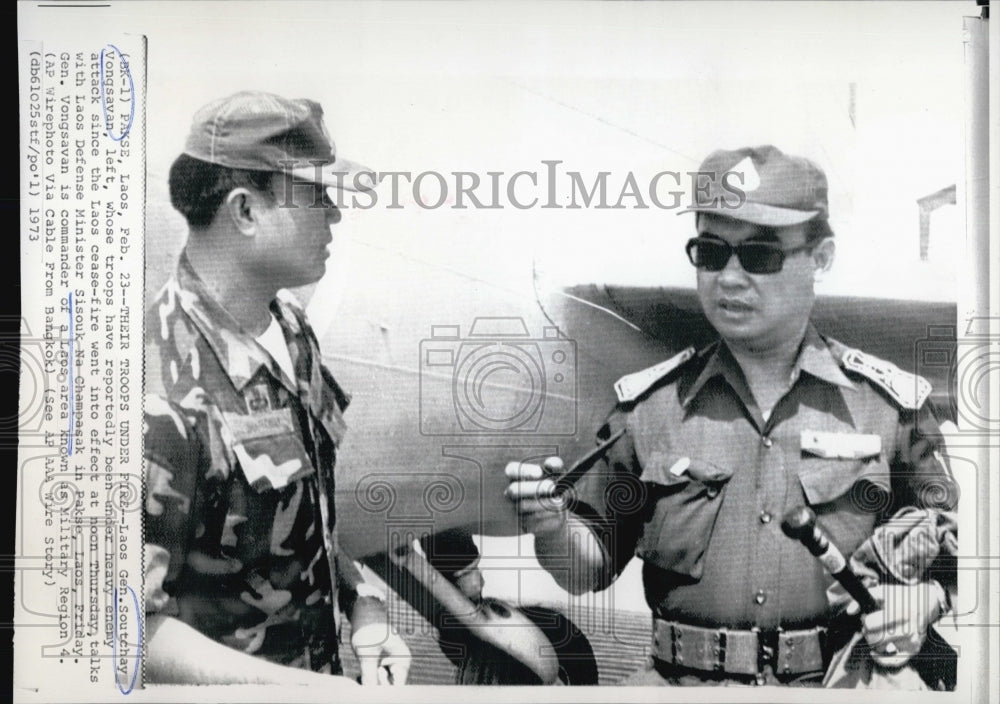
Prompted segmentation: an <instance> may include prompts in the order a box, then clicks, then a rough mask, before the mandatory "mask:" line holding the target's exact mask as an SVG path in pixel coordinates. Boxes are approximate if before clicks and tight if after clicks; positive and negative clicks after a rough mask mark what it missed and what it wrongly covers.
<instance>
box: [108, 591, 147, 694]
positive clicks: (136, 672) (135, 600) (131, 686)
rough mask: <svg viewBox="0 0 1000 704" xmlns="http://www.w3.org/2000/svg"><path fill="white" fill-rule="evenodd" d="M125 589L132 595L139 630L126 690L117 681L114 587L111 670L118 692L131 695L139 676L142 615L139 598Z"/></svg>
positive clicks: (116, 592) (116, 599)
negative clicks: (129, 679) (113, 629)
mask: <svg viewBox="0 0 1000 704" xmlns="http://www.w3.org/2000/svg"><path fill="white" fill-rule="evenodd" d="M125 589H127V590H128V591H129V593H130V594H131V595H132V603H133V604H134V605H135V622H136V625H137V626H138V630H139V642H138V644H137V645H136V648H135V668H134V669H133V670H132V681H131V682H129V685H128V689H125V688H124V687H122V683H121V680H120V679H118V587H115V593H114V601H115V612H114V613H115V615H114V619H115V636H114V640H113V641H112V642H111V657H112V664H111V668H112V669H113V670H114V671H115V684H116V685H118V691H119V692H121V693H122V694H131V693H132V690H133V689H134V688H135V680H136V678H137V677H138V676H139V659H140V658H141V657H142V614H140V613H139V597H138V596H136V594H135V590H134V589H132V587H128V586H126V587H125Z"/></svg>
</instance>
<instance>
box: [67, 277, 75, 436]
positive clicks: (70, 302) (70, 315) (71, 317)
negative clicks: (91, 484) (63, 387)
mask: <svg viewBox="0 0 1000 704" xmlns="http://www.w3.org/2000/svg"><path fill="white" fill-rule="evenodd" d="M67 366H69V439H68V443H69V447H68V448H67V450H68V452H67V454H70V455H72V454H73V410H74V409H75V408H76V402H75V399H74V398H73V396H74V392H73V387H74V386H75V384H74V382H73V292H72V291H70V292H69V364H68V365H67Z"/></svg>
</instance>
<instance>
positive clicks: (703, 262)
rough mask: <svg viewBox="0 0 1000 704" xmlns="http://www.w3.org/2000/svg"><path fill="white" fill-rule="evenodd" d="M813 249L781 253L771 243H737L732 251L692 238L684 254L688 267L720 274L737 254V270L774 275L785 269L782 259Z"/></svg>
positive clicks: (720, 244)
mask: <svg viewBox="0 0 1000 704" xmlns="http://www.w3.org/2000/svg"><path fill="white" fill-rule="evenodd" d="M815 246H816V243H814V242H813V243H807V244H802V245H799V246H798V247H791V248H789V249H782V248H781V247H779V246H778V245H776V244H771V243H770V242H740V243H739V244H738V245H736V246H735V247H734V246H733V245H731V244H729V243H728V242H726V241H724V240H717V239H712V238H709V237H692V238H691V239H689V240H688V243H687V246H686V247H685V250H686V251H687V255H688V259H690V260H691V263H692V264H694V265H695V266H696V267H698V268H699V269H705V270H706V271H722V270H723V269H725V268H726V264H727V263H729V258H730V257H731V256H733V252H736V258H737V259H739V260H740V266H742V267H743V270H744V271H745V272H747V273H748V274H776V273H778V272H779V271H781V267H783V266H784V265H785V257H787V256H788V255H790V254H795V253H797V252H803V251H805V250H807V249H812V248H813V247H815Z"/></svg>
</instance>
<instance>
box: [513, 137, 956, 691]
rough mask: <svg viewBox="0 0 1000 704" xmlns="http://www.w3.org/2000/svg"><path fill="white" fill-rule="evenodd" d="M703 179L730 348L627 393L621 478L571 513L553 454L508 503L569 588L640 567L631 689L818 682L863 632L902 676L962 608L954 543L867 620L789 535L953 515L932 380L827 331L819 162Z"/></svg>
mask: <svg viewBox="0 0 1000 704" xmlns="http://www.w3.org/2000/svg"><path fill="white" fill-rule="evenodd" d="M700 172H703V173H706V172H707V173H708V174H711V175H712V176H711V178H710V179H709V181H708V182H707V183H700V184H699V187H698V188H697V189H696V190H695V193H694V196H695V206H694V207H693V208H692V210H693V211H695V213H696V228H697V237H695V238H694V239H692V240H691V241H690V242H689V243H688V245H687V253H688V256H689V258H690V260H691V262H692V264H693V265H694V266H695V267H697V270H698V271H697V282H698V295H699V300H700V302H701V305H702V308H703V310H704V313H705V315H706V317H707V318H708V320H709V322H710V323H711V324H712V326H713V327H714V328H715V330H716V331H717V332H718V333H719V336H720V338H721V340H720V341H718V342H716V343H714V344H712V345H710V346H709V347H707V348H706V349H703V350H700V351H695V350H694V348H689V349H687V350H685V351H683V352H681V353H680V354H678V355H676V356H675V357H673V358H672V359H669V360H667V361H665V362H663V363H661V364H658V365H656V366H654V367H651V368H649V369H646V370H644V371H640V372H637V373H635V374H630V375H627V376H625V377H623V378H622V379H620V380H619V381H618V382H617V383H616V384H615V391H616V393H617V395H618V400H619V403H618V405H617V407H616V408H615V409H614V410H613V411H612V413H611V414H610V416H609V418H608V420H607V423H606V425H604V426H603V427H602V428H601V429H600V431H599V433H598V439H599V440H600V441H601V442H604V443H605V444H606V455H605V458H604V465H603V469H602V468H601V467H602V466H601V465H598V467H597V468H595V469H594V470H592V471H591V472H590V474H589V475H587V476H586V477H585V478H584V479H583V480H582V481H581V482H580V483H579V484H578V485H577V486H576V492H575V494H576V500H575V501H572V502H567V501H560V500H555V499H554V498H553V497H552V493H553V490H554V488H555V484H554V482H553V479H552V478H550V477H547V476H546V474H547V473H549V472H551V470H552V469H554V468H556V467H558V466H559V462H558V461H557V458H556V461H553V462H552V463H551V465H552V466H551V467H549V468H548V471H547V468H546V467H544V466H542V467H539V466H532V465H520V466H518V465H517V464H512V465H510V466H509V467H508V475H509V476H510V478H511V480H512V483H511V484H510V485H509V487H508V489H507V495H508V497H509V498H510V499H511V500H513V501H514V502H515V503H516V505H517V508H518V510H519V512H520V513H521V516H522V518H523V522H524V526H525V529H526V530H528V531H531V532H533V533H534V534H535V546H536V551H537V553H538V555H539V560H540V562H541V563H542V564H543V565H544V566H545V567H546V568H548V569H550V571H552V573H553V576H554V577H555V578H556V579H557V581H560V582H561V583H562V584H563V586H565V587H566V588H567V589H569V590H571V591H573V592H576V593H580V592H584V591H587V590H591V589H602V588H605V587H606V586H608V585H609V584H610V583H611V581H613V580H614V579H615V578H616V577H617V575H618V574H619V573H620V572H621V570H622V569H623V568H624V566H625V565H626V564H627V563H628V562H629V560H630V559H631V558H632V556H633V555H638V556H639V557H640V558H641V559H642V560H643V562H644V565H643V583H644V587H645V593H646V600H647V602H648V604H649V606H650V608H651V609H652V611H653V617H654V625H653V631H654V632H653V647H652V658H651V660H650V662H649V664H648V667H647V668H646V669H645V670H643V671H641V672H639V673H637V674H636V675H635V676H634V677H632V678H631V679H629V680H628V681H627V682H626V684H635V685H652V684H713V683H757V684H764V683H784V684H791V683H798V684H813V685H815V684H818V683H819V682H820V681H821V679H822V677H823V673H824V671H825V670H826V669H827V666H828V665H829V663H830V660H831V657H832V653H833V652H834V651H835V650H836V649H838V648H840V647H841V646H843V645H844V643H845V642H847V640H848V639H849V638H851V634H852V631H854V632H856V631H858V630H859V629H860V630H861V631H862V632H863V634H864V640H866V641H867V646H868V648H869V649H870V655H871V658H873V659H874V660H875V662H876V663H877V665H878V666H879V667H881V668H885V669H887V670H892V669H894V668H899V667H901V666H903V665H904V664H905V663H907V662H908V661H910V660H911V658H913V657H914V656H915V655H916V654H917V653H918V652H919V651H920V650H921V648H922V647H923V646H924V644H925V642H926V641H927V640H928V639H927V633H928V627H929V626H930V625H931V624H933V623H934V622H935V620H936V619H938V618H939V617H940V615H941V614H942V613H943V612H944V611H945V610H946V609H947V608H948V594H947V591H946V590H945V589H943V588H942V585H941V583H940V582H939V581H938V580H943V581H944V582H946V583H948V582H950V581H952V580H953V577H954V573H953V569H952V570H951V571H950V574H949V571H948V570H947V569H943V570H942V569H940V568H941V567H942V564H944V562H941V563H935V564H933V565H931V564H928V563H929V562H931V560H932V558H933V557H935V556H937V555H938V554H939V550H938V548H937V547H936V546H935V548H934V549H933V550H931V549H929V548H928V549H927V550H926V551H925V553H924V557H927V558H928V559H925V560H923V561H922V562H921V560H916V562H917V563H918V564H919V565H920V566H921V567H922V568H923V570H924V571H923V573H921V574H919V575H918V574H916V573H914V572H912V571H910V572H909V576H908V577H907V581H906V583H904V582H900V581H897V582H893V581H892V580H891V579H889V578H886V579H885V581H883V582H882V583H881V584H880V585H879V587H878V588H876V589H874V591H873V594H874V596H875V598H876V600H877V601H879V603H882V604H884V605H885V606H884V608H882V609H881V610H879V611H876V612H875V613H872V614H868V615H866V616H865V617H864V619H863V620H861V623H859V622H858V620H857V619H856V618H855V620H852V619H851V617H850V615H849V613H845V612H852V611H853V612H854V613H856V607H857V604H854V605H853V607H851V606H850V605H849V603H848V602H850V601H851V600H850V599H844V598H842V595H838V594H837V590H836V589H835V588H832V584H831V583H832V578H831V577H830V575H829V574H827V573H826V572H825V571H824V569H823V567H822V566H821V565H820V564H819V562H818V561H817V560H816V559H815V558H814V557H813V556H812V555H811V554H810V553H809V552H808V551H807V550H806V548H805V547H804V546H803V545H802V544H800V543H798V542H797V541H794V540H792V539H790V538H788V537H786V536H785V535H784V534H783V533H782V530H781V528H780V524H781V521H782V517H783V516H784V515H785V513H786V512H787V511H789V510H791V509H794V508H796V507H799V506H803V505H807V506H808V507H810V508H811V509H812V510H813V511H814V512H815V513H816V514H817V516H818V523H819V525H820V526H822V527H823V528H824V529H825V530H826V531H827V533H828V534H829V535H830V536H831V539H832V542H833V543H834V544H835V545H837V546H839V548H840V549H841V550H842V551H843V552H844V553H845V554H846V555H851V553H852V552H854V551H855V549H857V548H858V547H859V546H861V545H862V544H863V543H865V541H866V539H868V538H869V537H870V536H872V535H873V532H875V531H876V529H878V528H880V527H881V526H884V525H885V524H886V523H887V522H888V521H889V520H890V517H892V516H893V515H894V514H895V513H896V512H897V511H898V510H899V509H905V508H907V507H910V508H909V510H910V511H912V510H914V507H915V508H916V509H921V510H926V511H929V512H941V513H944V512H947V511H949V510H951V509H954V506H955V502H956V498H957V497H956V487H955V486H954V484H953V482H952V479H951V476H950V473H949V470H948V468H947V466H946V465H945V464H944V462H943V459H942V457H941V454H940V452H939V450H940V449H941V448H942V439H941V433H940V429H939V427H938V423H937V421H936V420H935V418H934V414H933V413H932V411H931V408H930V407H929V405H928V403H927V397H928V395H929V393H930V386H929V384H928V383H927V382H926V381H925V380H923V379H921V378H919V377H915V376H913V375H911V374H908V373H906V372H903V371H901V370H899V369H898V368H896V367H894V366H893V365H891V364H889V363H887V362H884V361H882V360H879V359H876V358H874V357H872V356H870V355H868V354H865V353H863V352H861V351H859V350H855V349H850V348H847V347H846V346H844V345H842V344H840V343H838V342H837V341H835V340H832V339H830V338H826V337H824V336H823V335H822V334H820V332H819V331H817V330H816V329H815V328H814V327H813V326H812V324H811V322H810V314H811V311H812V307H813V302H814V298H815V296H814V291H813V285H814V282H816V281H818V280H819V279H820V278H821V277H822V276H823V274H824V273H825V272H826V271H827V270H828V269H829V268H830V266H831V264H832V262H833V255H834V240H833V232H832V230H831V229H830V227H829V224H828V222H827V216H828V213H827V186H826V177H825V175H824V174H823V172H822V170H820V169H819V167H817V166H816V165H815V164H813V163H812V162H810V161H809V160H807V159H803V158H799V157H794V156H790V155H786V154H783V153H782V152H781V151H779V150H778V149H776V148H774V147H772V146H764V147H758V148H745V149H739V150H735V151H716V152H714V153H713V154H711V155H710V156H709V157H708V158H707V159H706V160H705V162H704V163H703V164H702V166H701V168H700ZM547 464H548V463H547ZM567 504H570V509H571V510H568V509H567ZM928 522H929V524H930V525H937V523H938V522H937V521H936V520H935V519H933V518H928ZM941 525H948V523H947V522H941ZM945 532H948V531H945ZM952 538H953V536H944V535H942V537H941V540H940V541H939V542H940V543H941V544H942V545H949V544H953V540H952ZM941 552H942V553H943V552H944V550H942V551H941ZM913 557H914V556H913V555H907V556H902V557H901V558H900V559H901V560H903V561H907V560H909V561H912V560H913ZM890 561H891V560H890ZM892 571H893V570H891V569H889V570H886V572H887V573H891V572H892ZM911 578H912V579H911ZM875 581H876V582H877V581H878V580H875ZM872 583H873V584H874V582H872ZM828 589H830V593H829V594H828ZM841 591H842V590H841ZM890 605H891V606H892V608H891V609H890V608H889V606H890ZM845 606H847V608H845ZM841 679H843V678H841ZM929 684H931V686H937V685H938V684H939V682H937V681H935V682H930V683H929Z"/></svg>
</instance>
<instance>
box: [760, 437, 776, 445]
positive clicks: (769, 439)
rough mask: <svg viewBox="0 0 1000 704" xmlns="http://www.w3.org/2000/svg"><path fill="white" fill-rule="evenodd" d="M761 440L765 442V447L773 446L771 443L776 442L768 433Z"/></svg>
mask: <svg viewBox="0 0 1000 704" xmlns="http://www.w3.org/2000/svg"><path fill="white" fill-rule="evenodd" d="M761 442H762V443H764V447H771V445H773V444H774V442H772V440H771V438H770V437H768V436H767V435H765V436H764V439H763V440H761Z"/></svg>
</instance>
